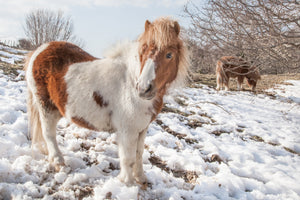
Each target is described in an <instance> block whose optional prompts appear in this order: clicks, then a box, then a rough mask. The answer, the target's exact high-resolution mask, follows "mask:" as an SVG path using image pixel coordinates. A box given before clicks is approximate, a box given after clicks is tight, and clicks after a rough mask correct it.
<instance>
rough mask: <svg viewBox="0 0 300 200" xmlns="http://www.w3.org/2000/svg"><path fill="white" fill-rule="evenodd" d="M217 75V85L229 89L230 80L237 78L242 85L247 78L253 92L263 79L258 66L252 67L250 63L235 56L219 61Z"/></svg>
mask: <svg viewBox="0 0 300 200" xmlns="http://www.w3.org/2000/svg"><path fill="white" fill-rule="evenodd" d="M216 75H217V83H218V85H220V86H221V87H222V85H223V84H225V86H227V87H228V86H229V79H230V78H237V79H238V83H239V84H240V85H241V84H242V83H243V81H244V78H246V79H247V83H248V85H249V86H250V87H251V89H252V90H255V87H256V84H257V81H258V80H259V79H261V77H260V73H259V70H258V68H257V67H256V66H251V64H250V63H249V62H247V61H245V60H244V59H242V58H239V57H235V56H223V57H221V58H220V59H219V60H218V61H217V66H216ZM218 76H219V78H218ZM228 88H229V87H228Z"/></svg>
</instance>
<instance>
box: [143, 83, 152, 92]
mask: <svg viewBox="0 0 300 200" xmlns="http://www.w3.org/2000/svg"><path fill="white" fill-rule="evenodd" d="M151 89H152V84H150V85H149V87H148V88H147V89H146V91H145V93H148V92H150V91H151Z"/></svg>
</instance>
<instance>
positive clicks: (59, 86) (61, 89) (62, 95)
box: [32, 42, 96, 115]
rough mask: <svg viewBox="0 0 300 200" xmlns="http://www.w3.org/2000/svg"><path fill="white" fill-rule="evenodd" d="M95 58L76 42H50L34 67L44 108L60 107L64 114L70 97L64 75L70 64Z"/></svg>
mask: <svg viewBox="0 0 300 200" xmlns="http://www.w3.org/2000/svg"><path fill="white" fill-rule="evenodd" d="M93 60H96V58H95V57H93V56H91V55H90V54H88V53H87V52H85V51H83V50H82V49H81V48H79V47H77V46H76V45H74V44H71V43H68V42H50V43H49V46H48V47H47V48H46V49H45V50H44V51H42V52H41V53H40V54H39V55H38V56H37V57H36V59H35V61H34V63H33V67H32V73H33V77H34V80H35V83H36V87H37V94H38V96H39V98H40V101H41V104H42V105H43V106H44V108H46V109H49V110H55V109H58V110H59V111H60V113H61V114H62V115H64V114H65V105H66V103H67V98H68V94H67V92H66V89H67V86H66V83H65V81H64V76H65V75H66V73H67V71H68V68H69V66H70V65H72V64H74V63H79V62H87V61H93ZM74 78H75V77H74Z"/></svg>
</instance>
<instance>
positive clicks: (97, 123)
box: [65, 101, 115, 132]
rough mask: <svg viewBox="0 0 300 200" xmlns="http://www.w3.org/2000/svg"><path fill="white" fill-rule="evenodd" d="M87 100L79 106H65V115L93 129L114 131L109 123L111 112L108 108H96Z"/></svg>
mask: <svg viewBox="0 0 300 200" xmlns="http://www.w3.org/2000/svg"><path fill="white" fill-rule="evenodd" d="M92 105H93V104H89V102H88V101H87V102H86V104H81V105H80V106H67V109H66V115H65V117H66V118H67V119H68V120H69V121H71V122H73V123H75V124H77V125H78V126H80V127H84V128H87V129H90V130H95V131H108V132H114V130H115V129H114V127H113V126H112V123H111V116H112V112H111V111H110V110H109V109H108V108H97V107H96V106H95V107H94V106H92Z"/></svg>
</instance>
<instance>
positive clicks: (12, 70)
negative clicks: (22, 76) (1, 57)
mask: <svg viewBox="0 0 300 200" xmlns="http://www.w3.org/2000/svg"><path fill="white" fill-rule="evenodd" d="M0 70H2V71H3V73H4V74H5V75H15V76H17V75H18V72H17V70H23V65H18V64H16V65H13V64H9V63H5V62H2V61H0Z"/></svg>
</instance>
